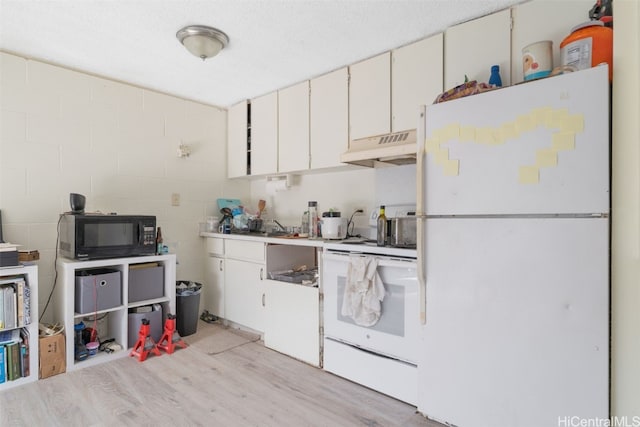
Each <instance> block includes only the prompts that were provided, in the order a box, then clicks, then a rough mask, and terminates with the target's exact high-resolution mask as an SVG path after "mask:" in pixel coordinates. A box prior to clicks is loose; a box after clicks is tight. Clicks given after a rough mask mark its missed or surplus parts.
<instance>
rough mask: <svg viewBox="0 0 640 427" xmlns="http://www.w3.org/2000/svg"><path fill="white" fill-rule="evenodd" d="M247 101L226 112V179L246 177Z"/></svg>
mask: <svg viewBox="0 0 640 427" xmlns="http://www.w3.org/2000/svg"><path fill="white" fill-rule="evenodd" d="M247 105H248V102H247V101H242V102H240V103H238V104H235V105H234V106H232V107H231V108H229V111H228V112H227V128H228V132H229V133H228V137H227V177H228V178H237V177H240V176H247V161H248V157H247V155H248V153H247V138H248V127H247V123H248V122H247Z"/></svg>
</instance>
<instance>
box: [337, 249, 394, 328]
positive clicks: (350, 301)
mask: <svg viewBox="0 0 640 427" xmlns="http://www.w3.org/2000/svg"><path fill="white" fill-rule="evenodd" d="M384 294H385V290H384V284H383V283H382V279H381V278H380V275H379V274H378V261H377V260H376V259H375V258H374V257H368V256H352V257H349V267H348V269H347V283H346V284H345V287H344V296H343V299H342V315H343V316H348V317H351V318H352V319H353V320H354V322H356V324H358V325H361V326H373V325H375V324H376V323H377V322H378V319H380V311H381V309H382V304H381V302H382V300H384Z"/></svg>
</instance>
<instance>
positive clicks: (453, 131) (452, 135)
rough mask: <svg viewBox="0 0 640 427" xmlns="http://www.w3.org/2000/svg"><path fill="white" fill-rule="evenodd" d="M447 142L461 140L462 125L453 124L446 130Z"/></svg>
mask: <svg viewBox="0 0 640 427" xmlns="http://www.w3.org/2000/svg"><path fill="white" fill-rule="evenodd" d="M444 135H445V141H451V140H453V139H458V138H460V125H459V124H457V123H451V124H449V125H447V126H446V127H445V128H444Z"/></svg>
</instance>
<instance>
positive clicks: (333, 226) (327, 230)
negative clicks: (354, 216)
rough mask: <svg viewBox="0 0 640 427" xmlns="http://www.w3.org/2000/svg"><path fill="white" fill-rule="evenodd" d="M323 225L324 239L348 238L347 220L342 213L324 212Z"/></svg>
mask: <svg viewBox="0 0 640 427" xmlns="http://www.w3.org/2000/svg"><path fill="white" fill-rule="evenodd" d="M321 224H322V238H323V239H344V238H346V237H347V218H343V217H341V216H340V212H335V211H329V212H323V213H322V220H321Z"/></svg>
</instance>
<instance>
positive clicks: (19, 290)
mask: <svg viewBox="0 0 640 427" xmlns="http://www.w3.org/2000/svg"><path fill="white" fill-rule="evenodd" d="M24 286H25V282H24V279H19V280H16V326H24V325H25V323H24Z"/></svg>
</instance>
